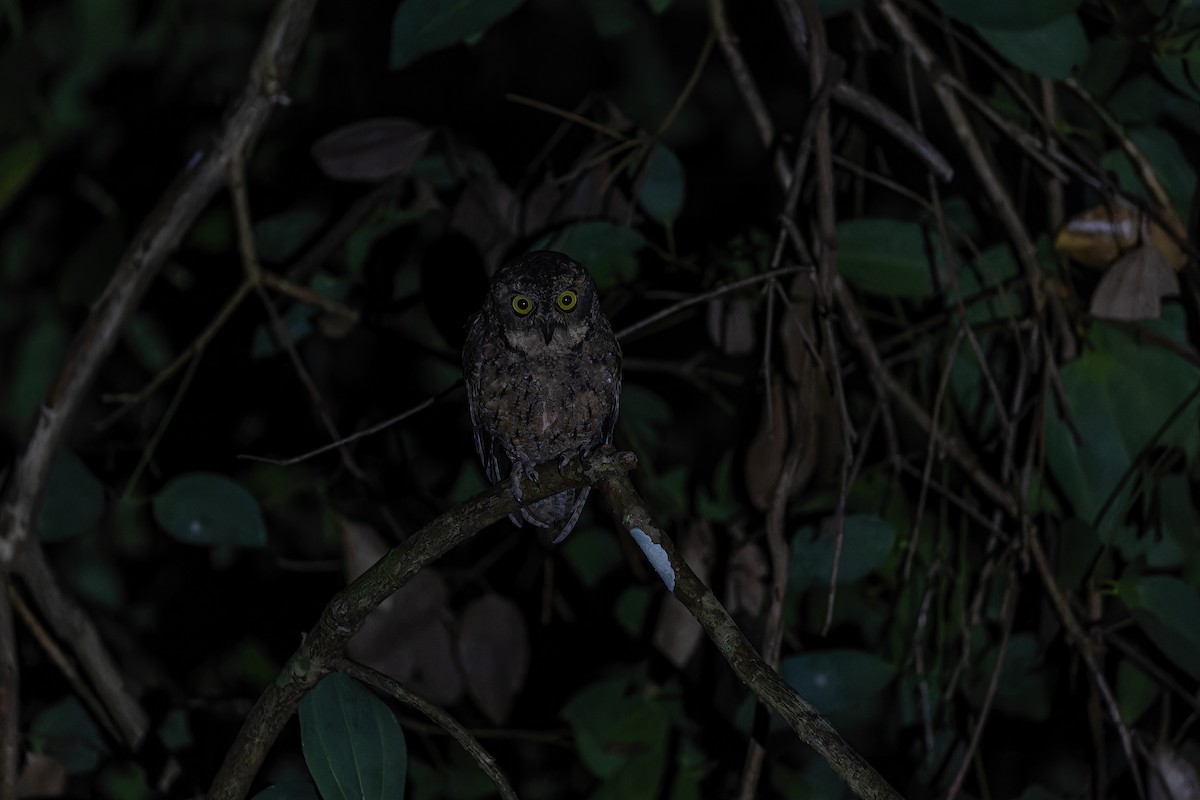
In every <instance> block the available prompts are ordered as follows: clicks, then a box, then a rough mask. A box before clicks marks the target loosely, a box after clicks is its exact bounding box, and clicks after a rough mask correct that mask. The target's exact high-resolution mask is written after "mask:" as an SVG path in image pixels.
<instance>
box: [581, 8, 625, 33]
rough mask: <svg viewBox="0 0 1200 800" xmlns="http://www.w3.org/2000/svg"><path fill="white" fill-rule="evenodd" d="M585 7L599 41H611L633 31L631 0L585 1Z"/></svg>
mask: <svg viewBox="0 0 1200 800" xmlns="http://www.w3.org/2000/svg"><path fill="white" fill-rule="evenodd" d="M585 5H586V6H587V9H588V11H590V12H591V15H592V25H593V26H594V27H595V29H596V35H597V36H598V37H600V38H601V39H611V38H613V37H616V36H620V35H621V34H623V33H626V32H628V31H630V30H632V29H633V0H586V2H585Z"/></svg>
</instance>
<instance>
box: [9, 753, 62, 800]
mask: <svg viewBox="0 0 1200 800" xmlns="http://www.w3.org/2000/svg"><path fill="white" fill-rule="evenodd" d="M14 789H15V793H16V796H17V797H62V796H63V795H64V794H65V793H66V791H67V768H66V767H64V766H63V763H62V762H61V761H59V760H58V759H57V758H54V757H53V756H48V755H46V754H45V753H29V754H28V755H27V756H26V757H25V766H23V767H21V774H20V775H19V776H18V777H17V785H16V786H15V787H14Z"/></svg>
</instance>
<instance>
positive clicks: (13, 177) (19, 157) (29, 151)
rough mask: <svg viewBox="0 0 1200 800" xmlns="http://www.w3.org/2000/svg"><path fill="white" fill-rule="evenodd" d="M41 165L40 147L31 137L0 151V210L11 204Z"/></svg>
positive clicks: (19, 140)
mask: <svg viewBox="0 0 1200 800" xmlns="http://www.w3.org/2000/svg"><path fill="white" fill-rule="evenodd" d="M41 163H42V145H41V143H40V142H38V140H37V139H35V138H33V137H32V136H30V137H27V138H24V139H18V140H17V141H15V142H13V143H12V144H10V145H9V146H8V147H5V148H4V149H3V150H0V209H3V208H4V207H5V206H7V205H8V204H9V203H10V202H12V200H13V198H14V197H16V196H17V194H18V193H19V192H20V191H21V189H23V188H24V187H25V184H26V183H28V182H29V179H30V178H32V177H33V174H34V173H35V172H36V171H37V168H38V166H39V165H40V164H41Z"/></svg>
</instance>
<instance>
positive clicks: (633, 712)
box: [562, 668, 679, 800]
mask: <svg viewBox="0 0 1200 800" xmlns="http://www.w3.org/2000/svg"><path fill="white" fill-rule="evenodd" d="M642 672H643V670H642V669H640V668H639V669H635V670H631V671H630V672H628V673H626V674H624V675H620V676H618V677H616V678H610V679H608V680H605V681H601V682H599V683H593V684H591V685H590V686H587V687H585V688H584V689H583V690H581V691H580V692H579V693H577V694H576V695H575V696H574V697H573V698H572V699H571V700H570V701H569V702H568V703H567V704H566V706H564V707H563V710H562V717H563V719H565V720H566V721H567V722H568V723H569V724H570V726H571V729H572V731H573V732H574V734H575V743H576V745H577V746H578V748H579V755H580V757H581V758H582V759H583V762H584V764H586V765H587V767H588V769H589V770H591V771H592V773H593V774H595V775H596V776H597V777H600V778H603V779H605V781H606V783H605V784H604V786H603V787H602V788H601V794H600V795H599V796H602V797H606V798H608V797H611V798H614V799H615V798H622V800H624V799H625V798H629V800H634V799H635V798H644V799H645V800H650V798H654V797H657V796H658V788H659V787H658V785H659V783H660V782H661V780H662V774H663V768H664V766H665V760H666V756H667V735H668V732H669V728H670V724H671V720H672V719H673V718H674V717H675V716H677V715H678V714H679V709H678V707H677V706H678V701H677V700H674V699H673V698H671V697H668V696H667V695H666V694H665V693H664V692H663V690H658V692H657V693H650V692H649V691H647V687H646V686H645V678H644V675H643V674H642ZM594 796H595V795H594Z"/></svg>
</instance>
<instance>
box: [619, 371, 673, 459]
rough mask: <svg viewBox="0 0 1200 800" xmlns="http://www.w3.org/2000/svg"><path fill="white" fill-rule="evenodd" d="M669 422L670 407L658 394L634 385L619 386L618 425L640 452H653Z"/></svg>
mask: <svg viewBox="0 0 1200 800" xmlns="http://www.w3.org/2000/svg"><path fill="white" fill-rule="evenodd" d="M670 421H671V407H670V406H669V405H667V401H666V400H663V399H662V397H660V396H659V395H658V394H656V393H655V392H653V391H652V390H650V389H647V388H646V387H644V386H639V385H638V384H636V383H628V382H626V383H625V384H624V385H622V386H621V416H620V424H621V428H622V430H624V431H625V432H626V433H627V435H628V436H629V437H630V438H632V439H635V440H636V441H637V442H638V443H639V444H640V445H641V447H639V448H637V449H641V450H653V449H654V448H655V447H657V445H658V442H659V440H660V439H661V438H662V431H663V429H664V428H665V427H666V426H667V424H668V423H670Z"/></svg>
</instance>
